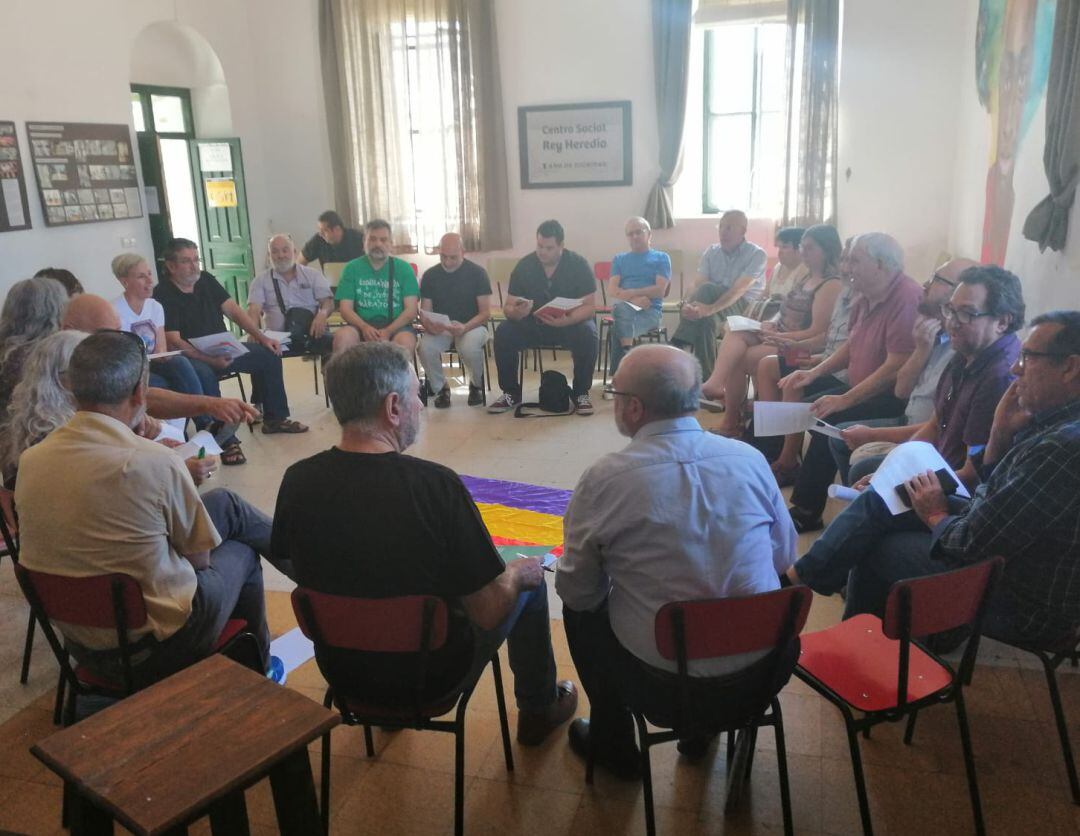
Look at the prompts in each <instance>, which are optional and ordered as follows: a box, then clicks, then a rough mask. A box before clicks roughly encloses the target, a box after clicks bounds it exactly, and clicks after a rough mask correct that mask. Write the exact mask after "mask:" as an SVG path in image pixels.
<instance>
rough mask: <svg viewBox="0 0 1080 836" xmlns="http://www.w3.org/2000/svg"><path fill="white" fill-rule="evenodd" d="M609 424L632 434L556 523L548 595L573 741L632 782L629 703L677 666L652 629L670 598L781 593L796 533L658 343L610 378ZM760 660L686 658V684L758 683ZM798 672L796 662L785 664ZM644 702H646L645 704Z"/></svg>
mask: <svg viewBox="0 0 1080 836" xmlns="http://www.w3.org/2000/svg"><path fill="white" fill-rule="evenodd" d="M614 385H615V425H616V427H617V428H618V429H619V432H621V433H622V434H623V435H626V436H629V437H630V438H631V439H632V440H631V441H630V443H629V444H628V445H627V446H626V447H625V448H624V449H623V450H621V451H619V452H617V453H610V454H608V455H606V456H604V457H602V458H601V459H599V460H598V461H597V462H596V463H594V464H593V465H592V466H591V467H590V468H589V469H588V470H587V471H586V472H585V474H584V475H583V476H582V477H581V480H580V482H579V483H578V485H577V488H576V489H575V490H574V496H573V499H572V500H571V501H570V505H569V507H568V508H567V511H566V517H565V520H564V543H565V553H564V555H563V557H562V558H561V559H560V560H559V562H558V563H559V565H558V572H557V574H556V576H555V589H556V591H557V592H558V594H559V596H560V597H561V598H562V600H563V616H564V618H565V624H566V636H567V640H568V643H569V645H570V652H571V654H572V655H573V657H574V664H575V665H576V666H577V669H578V672H579V673H580V674H581V680H582V683H583V685H584V687H585V690H586V692H587V693H588V695H589V702H590V704H591V706H592V725H591V727H590V721H588V720H584V719H579V720H575V721H574V724H573V725H572V726H571V729H570V745H571V747H572V748H573V749H574V750H575V751H577V752H579V753H583V752H584V751H586V750H587V748H588V745H589V742H590V738H592V739H593V742H594V743H595V745H596V762H597V763H599V764H601V765H602V766H605V767H606V768H608V769H609V770H610V771H612V772H614V773H615V774H617V775H623V776H625V777H632V776H633V775H634V774H635V771H636V764H637V761H636V754H635V747H634V738H633V728H632V724H631V718H630V714H629V712H628V711H627V709H626V708H625V702H624V700H626V699H627V696H626V695H628V694H629V695H635V702H636V701H637V697H638V696H641V695H642V693H643V689H644V690H648V689H650V688H653V687H656V685H655V683H656V681H657V679H656V678H657V675H659V677H660V678H661V679H664V678H665V676H666V674H668V673H670V672H673V671H674V670H675V666H674V663H672V662H669V661H667V660H665V659H663V658H662V657H661V656H660V654H659V653H658V651H657V649H656V639H655V636H654V632H653V622H654V620H655V617H656V613H657V611H658V610H659V609H660V608H661V607H662V606H663V605H664V604H666V603H669V602H671V601H682V600H689V599H702V598H721V597H728V596H742V595H752V594H755V593H758V592H768V591H770V590H774V589H777V588H779V580H778V578H777V575H778V573H780V572H783V571H785V569H786V567H788V566H790V565H791V564H792V563H793V561H794V560H795V545H796V534H795V529H794V527H793V526H792V524H791V519H790V516H789V515H788V513H787V508H786V505H785V503H784V500H783V498H782V497H781V495H780V490H779V488H778V487H777V485H776V479H775V477H773V475H772V473H771V471H770V470H769V466H768V464H767V463H766V461H765V457H764V456H762V455H761V454H760V453H759V452H758V451H756V450H754V449H753V448H752V447H750V446H749V445H747V444H743V443H742V442H740V441H733V440H731V439H727V438H723V437H721V436H717V435H713V434H711V433H708V432H706V431H704V430H703V429H702V428H701V425H700V424H698V422H697V419H696V418H694V417H693V413H694V412H695V411H696V410H697V405H698V399H699V397H700V394H701V369H700V367H699V365H698V363H697V362H696V361H695V360H694V359H693V358H692V357H690V356H689V355H687V354H685V353H684V352H681V351H679V350H677V349H675V348H672V347H670V346H665V345H644V346H639V347H637V348H635V349H632V350H631V351H630V352H629V353H628V354H627V355H626V357H625V358H624V360H623V363H622V365H621V366H620V367H619V370H618V372H617V373H616V375H615V381H614ZM760 658H761V654H747V655H745V656H742V657H728V658H724V659H720V660H705V661H699V662H693V663H691V665H690V674H691V676H699V677H700V676H718V675H722V674H736V675H742V673H743V672H745V673H747V674H748V675H755V663H756V662H757V661H758V660H759V659H760ZM792 665H794V658H793V659H792ZM644 698H645V699H648V698H649V696H647V695H646V696H645V697H644Z"/></svg>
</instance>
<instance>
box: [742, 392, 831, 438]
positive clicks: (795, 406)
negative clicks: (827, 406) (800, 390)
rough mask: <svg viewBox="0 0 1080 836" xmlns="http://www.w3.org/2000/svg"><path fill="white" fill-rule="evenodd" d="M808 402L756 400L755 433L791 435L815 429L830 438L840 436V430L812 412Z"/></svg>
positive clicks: (762, 434) (757, 434)
mask: <svg viewBox="0 0 1080 836" xmlns="http://www.w3.org/2000/svg"><path fill="white" fill-rule="evenodd" d="M811 406H812V404H808V403H783V402H782V401H754V435H756V436H764V435H790V434H791V433H801V432H805V431H806V430H813V431H814V432H816V433H821V434H822V435H827V436H829V437H830V438H840V437H841V436H840V430H839V428H837V427H834V426H833V425H832V424H828V423H826V422H825V421H822V420H821V419H820V418H815V417H814V416H813V415H812V414H810V407H811Z"/></svg>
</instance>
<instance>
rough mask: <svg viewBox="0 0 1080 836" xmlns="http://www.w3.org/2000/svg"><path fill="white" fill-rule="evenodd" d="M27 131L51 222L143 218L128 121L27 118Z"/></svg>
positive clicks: (75, 222)
mask: <svg viewBox="0 0 1080 836" xmlns="http://www.w3.org/2000/svg"><path fill="white" fill-rule="evenodd" d="M26 135H27V138H28V139H29V140H30V158H31V160H32V161H33V165H34V174H35V176H36V177H37V184H38V193H39V194H40V195H41V205H42V208H43V209H44V210H45V223H46V225H47V226H70V225H71V224H84V223H95V222H97V221H112V220H116V219H118V218H121V219H122V218H141V217H142V214H143V209H142V194H141V190H140V189H139V178H138V175H137V173H136V171H135V158H134V156H133V155H132V150H131V133H130V131H129V130H128V126H127V125H94V124H88V123H85V122H27V123H26Z"/></svg>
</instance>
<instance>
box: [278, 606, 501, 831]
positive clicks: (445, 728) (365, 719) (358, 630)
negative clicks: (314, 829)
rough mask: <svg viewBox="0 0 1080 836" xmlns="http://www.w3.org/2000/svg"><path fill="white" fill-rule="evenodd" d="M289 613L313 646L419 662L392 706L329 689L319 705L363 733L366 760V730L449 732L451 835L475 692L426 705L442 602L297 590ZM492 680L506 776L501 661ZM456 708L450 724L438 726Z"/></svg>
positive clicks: (325, 752) (443, 618) (458, 826)
mask: <svg viewBox="0 0 1080 836" xmlns="http://www.w3.org/2000/svg"><path fill="white" fill-rule="evenodd" d="M292 605H293V612H294V613H295V614H296V620H297V623H298V624H299V625H300V629H301V631H303V633H304V635H305V636H307V637H308V638H309V639H311V640H312V642H314V643H315V646H316V647H317V648H318V647H320V646H321V647H326V648H337V649H341V650H355V651H364V652H368V653H415V654H417V656H418V657H419V658H418V662H417V666H416V679H415V680H414V681H413V682H403V683H402V689H401V693H402V699H401V700H400V701H397V702H395V703H394V704H392V705H380V704H376V703H373V702H370V701H368V700H365V699H363V698H357V697H356V696H350V695H349V694H348V693H345V692H344V691H342V690H335V688H334V683H333V682H330V683H328V687H327V689H326V698H325V700H324V701H323V704H324V705H325V706H326V707H327V708H330V707H331V706H336V707H337V709H338V710H339V711H340V712H341V719H342V722H343V723H345V724H346V725H350V726H363V727H364V745H365V748H366V749H367V756H368V757H369V758H371V757H374V756H375V746H374V742H373V740H372V737H371V726H373V725H380V726H390V727H395V728H414V729H419V730H429V731H441V732H449V733H451V734H453V735H454V744H455V746H454V832H455V833H456V834H459V836H460V834H461V833H462V832H463V830H464V826H465V709H466V707H467V706H468V703H469V698H470V697H471V696H472V688H469V689H467V690H464V691H461V692H458V693H454V694H450V695H448V696H446V697H445V698H443V699H440V700H439V701H438V702H428V701H425V700H424V699H423V693H424V684H425V682H426V670H427V659H428V656H429V654H430V653H431V652H432V651H435V650H438V649H439V648H441V647H442V646H443V645H444V644H445V643H446V637H447V630H448V627H447V625H448V621H449V614H448V610H447V606H446V602H445V601H443V600H442V599H441V598H437V597H435V596H432V595H408V596H403V597H397V598H354V597H350V596H346V595H331V594H328V593H324V592H316V591H314V590H312V589H305V588H303V587H297V588H296V589H295V590H293V593H292ZM491 672H492V675H493V677H494V679H495V698H496V701H497V702H498V706H499V723H500V725H501V727H502V741H503V754H504V756H505V758H506V768H507V770H508V771H512V770H513V769H514V757H513V754H512V752H511V751H510V728H509V725H508V723H507V719H506V701H505V699H504V697H503V687H502V667H501V666H500V664H499V654H498V653H496V654H495V655H494V656H492V657H491ZM455 706H456V708H457V710H456V713H455V715H454V719H453V720H438V719H435V718H437V717H441V716H442V715H444V714H447V713H449V712H450V711H452V710H454V708H455ZM322 822H323V832H324V833H329V831H330V733H329V732H327V733H326V734H325V735H323V745H322Z"/></svg>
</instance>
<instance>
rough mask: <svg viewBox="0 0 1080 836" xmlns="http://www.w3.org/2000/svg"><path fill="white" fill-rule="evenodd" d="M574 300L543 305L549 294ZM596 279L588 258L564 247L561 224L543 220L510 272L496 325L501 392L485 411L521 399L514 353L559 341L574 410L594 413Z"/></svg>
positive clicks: (494, 410) (510, 405)
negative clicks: (570, 371)
mask: <svg viewBox="0 0 1080 836" xmlns="http://www.w3.org/2000/svg"><path fill="white" fill-rule="evenodd" d="M557 297H561V298H564V299H576V300H578V301H579V302H580V304H579V305H578V306H577V307H576V308H573V309H571V310H558V309H552V308H546V309H543V310H541V309H542V308H543V307H544V305H546V304H547V303H548V302H550V301H552V300H553V299H555V298H557ZM595 312H596V279H595V278H594V277H593V271H592V268H591V267H589V262H587V261H586V260H585V259H584V258H582V257H581V256H580V255H578V254H577V253H574V252H571V251H570V250H567V249H564V248H563V228H562V225H561V224H560V223H559V222H558V221H544V222H543V223H542V224H540V226H539V228H538V229H537V230H536V252H534V253H530V254H529V255H527V256H525V257H524V258H523V259H521V261H519V262H518V263H517V266H516V267H515V268H514V272H513V273H511V274H510V287H509V288H508V289H507V294H506V303H505V304H504V305H503V314H505V315H506V321H505V322H503V323H502V324H501V325H500V326H499V327H498V328H497V329H496V330H495V366H496V368H497V369H498V371H499V386H500V388H501V389H502V391H503V393H502V396H501V397H500V398H499V399H498V400H496V401H495V402H494V403H492V404H491V405H490V406H488V412H492V413H498V412H506V411H507V410H511V409H513V408H514V407H515V406H517V405H518V404H519V403H521V387H520V386H519V385H518V355H519V352H521V350H522V349H525V348H535V347H536V346H540V345H557V346H561V347H563V348H568V349H570V355H571V356H572V357H573V358H574V383H573V388H574V403H575V406H576V410H577V413H578V415H592V412H593V406H592V401H591V400H590V399H589V389H590V388H591V387H592V376H593V367H594V366H595V365H596V353H597V351H598V350H599V342H598V340H597V338H596V322H595V321H594V319H593V316H594V315H595Z"/></svg>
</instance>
